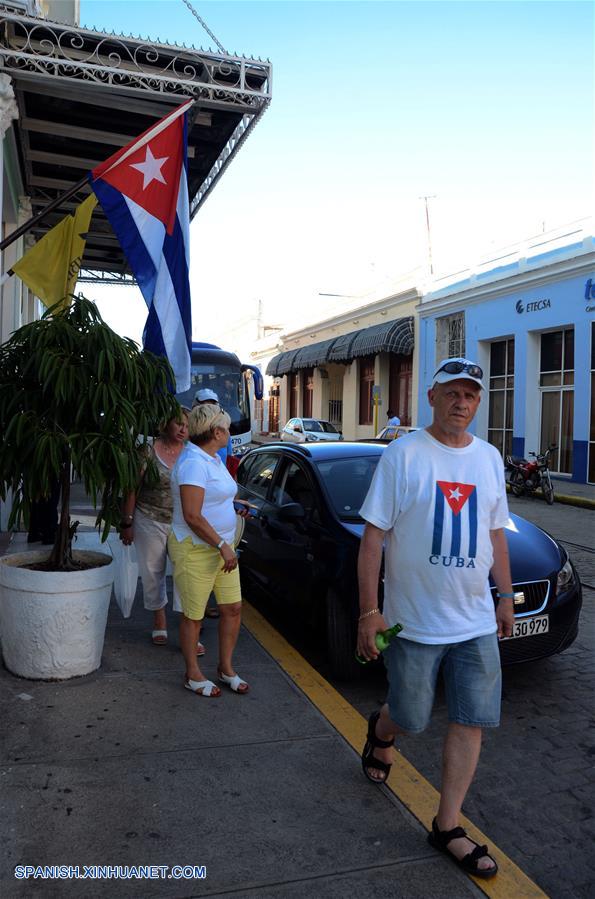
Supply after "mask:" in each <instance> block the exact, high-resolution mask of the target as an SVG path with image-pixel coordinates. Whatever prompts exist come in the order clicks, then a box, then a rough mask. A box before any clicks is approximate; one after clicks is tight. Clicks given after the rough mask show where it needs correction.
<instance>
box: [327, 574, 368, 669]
mask: <svg viewBox="0 0 595 899" xmlns="http://www.w3.org/2000/svg"><path fill="white" fill-rule="evenodd" d="M326 645H327V652H328V658H329V662H330V665H331V669H332V672H333V674H334V675H335V677H338V678H339V679H340V680H354V679H355V678H356V677H357V676H358V675H359V674H360V672H361V665H360V664H359V663H358V662H357V661H356V660H355V630H354V627H353V621H352V618H351V615H350V614H349V609H348V607H346V605H345V603H342V602H341V601H340V600H339V597H338V596H337V594H336V593H335V591H334V590H329V591H328V593H327V597H326Z"/></svg>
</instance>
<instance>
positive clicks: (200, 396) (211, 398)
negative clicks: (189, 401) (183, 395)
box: [194, 387, 219, 403]
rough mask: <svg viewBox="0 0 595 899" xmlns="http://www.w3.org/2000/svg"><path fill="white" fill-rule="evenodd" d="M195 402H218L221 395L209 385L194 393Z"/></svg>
mask: <svg viewBox="0 0 595 899" xmlns="http://www.w3.org/2000/svg"><path fill="white" fill-rule="evenodd" d="M194 402H195V403H209V402H211V403H218V402H219V397H218V396H217V394H216V393H215V391H214V390H209V388H208V387H202V388H201V389H200V390H197V391H196V393H195V394H194Z"/></svg>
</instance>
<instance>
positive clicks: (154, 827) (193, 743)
mask: <svg viewBox="0 0 595 899" xmlns="http://www.w3.org/2000/svg"><path fill="white" fill-rule="evenodd" d="M81 511H84V510H81ZM77 517H80V514H79V513H77ZM84 521H85V525H87V526H86V527H84V532H83V533H81V537H80V540H79V546H80V545H81V544H87V545H88V546H92V545H93V546H96V545H97V543H98V537H97V535H95V534H94V533H92V532H91V529H90V528H89V527H88V523H90V519H87V518H85V519H84ZM85 532H86V533H85ZM114 539H116V538H114ZM24 541H25V535H17V537H16V538H15V541H13V544H12V546H11V547H10V550H11V551H15V550H18V549H21V548H22V545H23V543H24ZM176 618H177V616H175V615H174V614H171V615H170V620H169V636H170V640H169V643H168V645H167V646H163V647H155V646H153V645H152V644H151V643H150V640H149V626H150V623H149V615H148V614H147V613H145V612H144V610H143V608H142V599H141V590H140V588H139V592H138V594H137V598H136V602H135V608H134V610H133V614H132V617H131V618H130V619H129V620H123V619H122V617H121V615H120V612H119V609H118V608H117V606H115V603H113V602H112V606H111V609H110V616H109V620H108V627H107V633H106V641H105V648H104V654H103V662H102V666H101V668H100V669H99V671H97V672H95V673H94V674H92V675H89V676H87V677H83V678H77V679H73V680H70V681H66V682H63V683H42V682H34V681H25V680H21V679H18V678H16V677H14V676H13V675H11V674H9V673H8V672H7V671H6V670H5V669H1V670H0V696H1V699H0V709H1V713H2V720H3V728H2V732H3V736H2V740H1V743H0V776H1V778H2V784H3V790H2V801H1V807H0V813H1V815H2V819H3V820H4V822H5V828H4V830H5V836H4V839H3V841H2V849H1V852H0V858H1V871H0V887H1V892H2V895H3V896H5V897H7V899H21V897H27V899H28V897H31V896H40V897H44V899H45V897H50V896H51V897H54V896H60V897H62V896H66V897H69V896H76V897H83V896H84V897H85V899H92V897H109V899H112V897H125V899H134V897H143V899H144V897H166V899H168V897H191V896H215V897H217V896H223V895H225V896H227V897H258V899H285V897H287V899H290V897H302V896H304V895H311V896H312V897H313V899H326V897H329V899H330V897H343V896H345V895H362V896H366V897H382V899H385V897H387V896H391V897H406V899H412V897H427V896H432V897H434V899H439V897H445V899H446V897H453V896H454V897H457V899H458V897H466V896H478V895H480V894H481V891H480V889H479V887H478V886H476V885H475V883H474V882H473V881H472V880H471V879H469V878H467V877H466V876H465V875H464V874H463V873H462V872H460V871H459V870H458V869H457V868H456V867H455V866H454V865H453V864H452V863H451V862H449V861H448V860H447V859H446V858H445V857H443V856H441V855H439V854H438V853H436V852H435V851H434V850H432V849H431V848H430V847H429V846H428V844H427V842H426V832H425V829H424V827H423V826H422V824H421V823H420V821H419V820H418V819H417V818H416V817H414V815H413V814H412V813H411V812H410V811H409V810H408V808H407V807H406V806H409V807H413V805H414V803H413V802H412V801H411V798H410V797H411V796H412V795H415V796H416V797H418V798H419V797H422V804H423V803H425V806H426V807H425V808H424V810H423V814H421V815H420V814H419V812H416V814H417V815H418V818H420V819H421V820H424V819H425V821H427V823H429V820H431V816H432V815H433V814H434V803H435V794H432V795H431V796H430V799H428V798H427V796H428V795H430V794H427V793H424V790H425V786H424V784H425V782H424V781H423V778H421V776H420V775H418V774H417V772H415V770H414V769H413V768H412V767H411V766H410V765H409V763H407V762H406V760H405V759H403V758H402V757H400V756H399V757H397V760H396V763H395V765H394V767H393V773H392V774H391V786H392V790H391V789H390V788H389V787H382V788H376V787H374V786H372V785H371V784H369V783H368V782H367V781H366V780H365V779H364V777H363V774H362V772H361V768H360V761H359V758H358V754H356V751H354V748H355V747H357V752H359V751H360V749H361V745H363V737H364V734H365V728H366V724H365V721H364V719H363V718H362V717H361V716H360V715H359V714H358V713H357V712H355V710H354V709H352V708H351V706H348V705H347V703H346V702H345V700H343V699H342V697H340V696H339V695H338V694H337V693H335V691H334V690H333V689H332V688H331V687H330V685H328V684H326V682H325V681H323V680H322V679H321V678H320V677H319V676H318V675H317V674H316V672H314V671H313V670H312V669H310V668H309V666H308V665H307V664H306V663H305V662H303V660H301V659H300V657H299V656H298V655H297V653H296V652H295V651H294V650H292V649H291V648H290V647H288V646H287V644H285V643H284V641H283V640H282V638H278V639H277V637H278V635H277V637H276V636H275V632H274V631H273V629H272V628H271V627H270V626H269V625H267V624H266V622H264V620H263V619H261V618H260V616H259V615H258V613H257V612H255V611H254V610H253V609H251V607H250V606H249V605H246V608H245V616H244V620H245V622H247V623H248V627H249V628H250V630H249V629H248V627H246V625H245V624H244V625H243V626H242V630H241V634H240V640H239V644H238V649H237V654H236V664H237V670H238V671H239V672H240V674H241V675H242V676H243V677H245V678H246V679H247V680H249V682H250V685H251V690H250V693H249V694H248V695H246V696H237V695H235V694H232V693H231V692H229V691H225V692H224V693H223V695H222V696H221V697H220V698H219V699H206V698H201V697H197V696H194V695H193V694H191V693H190V692H188V691H185V690H184V689H183V688H182V680H183V664H182V659H181V655H180V652H179V648H178V645H179V644H178V632H177V631H178V628H177V621H176ZM216 627H217V622H216V621H212V620H208V619H207V621H206V624H205V628H204V631H203V634H204V643H205V645H206V647H207V655H206V657H205V660H204V661H205V665H204V670H205V673H206V674H207V675H208V676H211V677H213V676H214V675H215V665H216V643H217V640H216ZM267 647H268V649H267ZM296 681H297V683H296ZM300 687H301V688H300ZM371 711H372V710H371ZM350 743H351V744H352V745H350ZM397 782H398V783H397ZM426 786H427V787H429V785H426ZM401 787H402V789H403V794H404V798H403V801H402V802H401V801H399V799H398V798H397V796H396V795H395V792H393V791H396V790H398V789H401ZM429 789H430V790H431V788H429ZM424 796H425V797H426V798H425V799H423V797H424ZM403 803H405V804H403ZM418 804H419V803H418ZM426 826H427V824H426ZM472 832H473V833H474V834H477V831H472ZM476 838H477V837H476ZM487 839H489V837H488V838H487ZM495 854H496V857H497V858H498V861H499V863H500V864H501V873H500V874H499V875H498V877H497V878H495V880H494V881H490V882H487V883H486V885H485V887H484V890H485V892H486V893H487V894H488V895H491V896H502V897H504V896H507V897H508V896H510V895H515V897H521V896H542V895H543V894H542V893H541V892H540V891H539V890H538V889H537V887H535V885H534V884H532V883H531V882H530V881H528V880H527V878H525V877H524V875H523V874H522V872H519V871H518V869H514V866H513V865H512V863H511V862H510V861H509V860H507V859H506V858H505V857H504V858H503V857H502V855H501V854H500V853H498V852H496V853H495ZM24 864H28V865H79V866H80V870H81V873H82V871H83V866H84V865H112V866H115V865H129V866H130V865H156V866H157V865H159V866H169V869H170V870H171V868H172V866H174V865H180V866H200V865H204V866H205V867H206V879H196V878H193V879H189V880H177V879H173V878H170V879H168V878H167V874H165V879H158V880H126V881H124V880H86V881H85V883H84V884H83V883H76V882H74V881H63V882H61V883H59V884H58V883H57V882H56V881H51V882H48V881H42V880H37V881H33V880H15V878H14V874H13V872H14V868H15V866H16V865H24ZM511 871H512V874H511ZM511 878H512V879H511Z"/></svg>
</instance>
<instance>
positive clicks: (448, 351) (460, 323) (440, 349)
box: [436, 312, 465, 364]
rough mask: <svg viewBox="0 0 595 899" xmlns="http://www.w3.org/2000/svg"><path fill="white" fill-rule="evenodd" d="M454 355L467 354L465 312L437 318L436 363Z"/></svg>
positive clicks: (462, 355)
mask: <svg viewBox="0 0 595 899" xmlns="http://www.w3.org/2000/svg"><path fill="white" fill-rule="evenodd" d="M453 356H461V357H464V356H465V313H464V312H456V313H455V314H454V315H446V316H444V317H443V318H438V319H436V364H438V363H439V362H441V361H442V360H443V359H451V358H452V357H453Z"/></svg>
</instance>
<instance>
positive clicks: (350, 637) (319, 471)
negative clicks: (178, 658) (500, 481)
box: [238, 443, 582, 678]
mask: <svg viewBox="0 0 595 899" xmlns="http://www.w3.org/2000/svg"><path fill="white" fill-rule="evenodd" d="M384 448H385V447H384V445H383V444H380V443H330V444H322V443H321V444H313V445H312V444H308V445H307V446H305V445H291V444H287V443H279V444H267V445H265V446H262V447H259V448H258V449H255V450H252V451H251V452H250V453H248V454H247V455H246V456H245V457H244V459H243V460H242V463H241V465H240V468H239V470H238V485H239V492H240V496H241V497H242V498H243V499H247V500H249V501H250V502H251V503H252V504H253V505H254V506H256V507H257V508H258V510H259V513H260V514H259V515H258V517H257V518H253V519H252V518H251V519H248V520H247V521H246V528H245V532H244V536H243V539H242V542H241V546H240V549H241V563H240V569H241V573H242V579H243V580H244V581H245V582H246V583H249V584H250V585H251V586H252V587H254V586H255V587H257V588H258V589H259V590H261V591H263V592H264V593H266V594H267V595H268V596H269V597H271V598H273V599H274V600H275V601H276V602H277V603H281V604H282V605H283V607H284V608H287V609H288V610H290V611H291V612H292V613H293V614H295V615H299V617H300V620H302V621H303V620H307V621H309V622H312V625H313V626H314V627H316V628H319V627H324V628H325V629H326V640H327V648H328V656H329V661H330V663H331V667H332V669H333V672H334V673H335V674H336V675H337V676H338V677H344V678H348V677H351V676H354V675H355V674H356V672H357V671H358V669H359V666H358V665H357V663H356V662H354V651H355V640H356V630H357V619H358V614H359V604H358V590H357V555H358V550H359V542H360V538H361V535H362V532H363V528H364V522H363V520H362V519H361V518H360V515H359V509H360V506H361V505H362V502H363V500H364V497H365V495H366V493H367V490H368V487H369V485H370V481H371V479H372V475H373V474H374V470H375V468H376V465H377V464H378V460H379V459H380V456H381V454H382V452H383V451H384ZM507 537H508V545H509V551H510V561H511V568H512V580H513V584H514V590H515V592H516V594H517V595H516V596H515V616H516V620H515V632H514V635H513V637H512V638H510V639H507V640H504V641H501V643H500V653H501V657H502V662H503V664H510V663H514V662H525V661H529V660H531V659H538V658H542V657H545V656H548V655H552V654H553V653H557V652H562V650H564V649H566V647H567V646H570V644H571V643H572V641H573V640H574V639H575V637H576V635H577V631H578V618H579V612H580V608H581V604H582V594H581V585H580V581H579V578H578V574H577V572H576V570H575V568H574V566H573V564H572V562H571V561H570V559H569V557H568V553H567V552H566V550H565V549H564V548H563V547H562V546H561V545H560V544H559V543H558V542H557V541H556V540H554V539H553V538H552V537H551V536H549V534H547V533H546V532H545V531H542V530H541V529H540V528H538V527H536V526H535V525H533V524H531V523H530V522H528V521H526V520H525V519H523V518H520V517H519V516H518V515H511V521H510V524H509V526H508V529H507Z"/></svg>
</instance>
